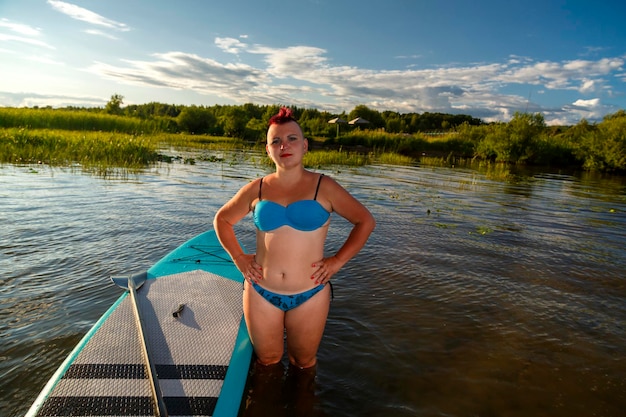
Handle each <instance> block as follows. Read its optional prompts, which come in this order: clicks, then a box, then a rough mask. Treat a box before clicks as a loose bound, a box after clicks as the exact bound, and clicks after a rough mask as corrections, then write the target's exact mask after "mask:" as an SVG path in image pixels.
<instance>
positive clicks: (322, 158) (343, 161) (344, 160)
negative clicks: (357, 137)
mask: <svg viewBox="0 0 626 417" xmlns="http://www.w3.org/2000/svg"><path fill="white" fill-rule="evenodd" d="M372 160H373V157H372V154H361V153H357V152H345V151H340V150H316V151H312V152H309V153H307V154H306V155H305V156H304V161H303V162H304V166H305V167H309V168H312V167H317V168H319V167H322V166H326V165H350V166H363V165H368V164H371V163H372Z"/></svg>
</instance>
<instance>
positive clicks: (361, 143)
mask: <svg viewBox="0 0 626 417" xmlns="http://www.w3.org/2000/svg"><path fill="white" fill-rule="evenodd" d="M122 104H123V97H122V96H120V95H117V94H116V95H113V96H112V97H111V100H110V101H109V102H108V103H107V105H106V106H105V107H104V108H87V109H85V108H78V107H67V108H64V109H50V108H48V109H8V108H4V109H2V108H0V127H30V128H49V129H50V128H52V129H68V130H73V129H75V130H79V129H80V130H102V131H118V132H126V133H132V134H140V133H156V132H168V133H191V134H196V135H205V134H206V135H213V136H225V137H231V138H238V139H242V140H244V141H247V142H251V143H263V142H264V141H265V132H266V130H267V121H268V120H269V118H270V117H271V116H272V115H274V114H276V112H277V111H278V109H279V107H280V106H279V105H256V104H252V103H247V104H243V105H214V106H196V105H190V106H182V105H171V104H163V103H156V102H153V103H147V104H140V105H128V106H124V107H122ZM291 108H292V110H293V111H294V114H295V116H296V118H297V119H298V121H299V122H300V125H301V126H302V129H303V131H304V134H305V136H307V137H309V138H312V139H315V140H316V141H321V142H322V143H324V144H325V145H327V146H336V147H337V146H339V147H351V146H352V147H355V148H356V147H361V148H362V149H378V150H384V151H390V152H396V153H399V154H402V155H407V156H411V157H416V158H419V156H420V155H422V154H424V153H433V152H434V153H435V154H437V155H444V156H445V157H447V158H449V159H454V158H472V159H479V160H485V161H494V162H503V163H512V164H526V165H552V166H559V167H561V166H568V167H580V168H583V169H587V170H597V171H606V172H626V112H625V111H624V110H619V111H618V112H616V113H614V114H610V115H608V116H606V117H605V118H604V119H603V120H602V121H601V122H599V123H589V122H588V121H586V120H584V119H583V120H581V121H580V122H579V123H578V124H576V125H574V126H547V125H546V123H545V120H544V118H543V116H542V115H541V114H540V113H536V114H529V113H516V114H515V115H514V116H513V118H512V119H511V120H510V121H509V122H501V123H485V122H483V121H482V120H480V119H477V118H474V117H472V116H468V115H452V114H443V113H422V114H417V113H408V114H400V113H397V112H391V111H384V112H379V111H377V110H373V109H370V108H368V107H367V106H364V105H359V106H357V107H355V108H354V109H353V110H352V111H350V112H349V113H345V112H344V113H341V114H332V113H329V112H324V111H319V110H316V109H306V108H299V107H297V106H291ZM336 117H340V118H342V119H344V120H346V121H347V120H351V119H354V118H356V117H362V118H364V119H367V120H368V121H369V123H368V124H367V125H364V127H351V126H344V125H341V126H339V131H338V130H337V126H336V125H333V124H329V123H328V121H329V120H331V119H333V118H336ZM338 132H339V134H337V133H338ZM432 132H437V133H439V134H442V135H441V136H435V137H432V136H429V135H428V134H427V133H432Z"/></svg>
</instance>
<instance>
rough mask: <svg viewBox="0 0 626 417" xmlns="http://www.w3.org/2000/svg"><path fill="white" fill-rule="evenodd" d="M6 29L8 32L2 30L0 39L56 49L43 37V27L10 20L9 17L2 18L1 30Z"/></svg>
mask: <svg viewBox="0 0 626 417" xmlns="http://www.w3.org/2000/svg"><path fill="white" fill-rule="evenodd" d="M3 29H4V30H6V31H7V32H4V33H2V32H0V41H3V42H18V43H22V44H28V45H32V46H41V47H44V48H48V49H55V48H54V47H53V46H51V45H49V44H47V43H46V42H44V41H43V40H41V39H40V37H41V29H39V28H34V27H32V26H29V25H25V24H22V23H17V22H13V21H10V20H9V19H5V18H2V19H0V30H3Z"/></svg>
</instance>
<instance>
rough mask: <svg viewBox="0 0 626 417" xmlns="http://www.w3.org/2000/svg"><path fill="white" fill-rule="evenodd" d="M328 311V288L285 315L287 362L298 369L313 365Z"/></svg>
mask: <svg viewBox="0 0 626 417" xmlns="http://www.w3.org/2000/svg"><path fill="white" fill-rule="evenodd" d="M329 309H330V286H328V285H327V286H326V288H324V289H323V290H322V291H320V292H319V293H317V294H315V295H314V296H313V297H312V298H311V299H309V300H307V301H305V302H304V303H302V304H301V305H300V306H298V307H296V308H294V309H293V310H289V311H288V312H287V313H286V314H285V328H286V330H287V352H288V355H289V360H290V361H291V363H293V364H294V365H297V366H299V367H303V368H304V367H309V366H313V365H315V362H316V355H317V349H318V348H319V345H320V342H321V340H322V336H323V334H324V327H325V326H326V319H327V317H328V311H329Z"/></svg>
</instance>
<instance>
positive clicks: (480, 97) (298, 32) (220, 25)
mask: <svg viewBox="0 0 626 417" xmlns="http://www.w3.org/2000/svg"><path fill="white" fill-rule="evenodd" d="M625 18H626V5H625V2H624V1H623V0H619V1H602V0H599V1H597V2H591V1H565V0H563V1H550V0H540V1H536V0H527V1H515V0H512V1H501V0H500V1H491V0H487V1H481V0H467V1H463V0H446V1H435V0H431V1H421V0H385V1H373V0H361V1H358V2H357V1H351V0H345V1H342V0H294V1H289V2H287V1H275V0H250V1H238V0H227V1H224V0H221V1H212V0H179V1H173V0H167V1H162V0H67V1H59V0H0V62H1V63H0V106H15V107H21V106H29V107H30V106H48V105H49V106H53V107H61V106H68V105H72V106H85V107H96V106H100V107H101V106H104V105H105V104H106V102H107V101H108V100H109V99H110V97H111V96H112V95H113V94H121V95H122V96H123V97H124V104H143V103H148V102H152V101H156V102H161V103H169V104H183V105H190V104H197V105H208V106H210V105H214V104H243V103H249V102H250V103H255V104H286V105H296V106H299V107H305V108H317V109H319V110H322V111H328V112H331V113H340V112H342V111H346V112H349V111H351V110H352V109H353V108H354V107H355V106H357V105H359V104H364V105H366V106H368V107H370V108H372V109H377V110H379V111H384V110H392V111H397V112H400V113H410V112H416V113H423V112H443V113H454V114H456V113H462V114H470V115H472V116H474V117H479V118H481V119H483V120H485V121H493V120H502V121H506V120H509V119H510V117H511V116H512V115H513V114H514V113H515V112H516V111H522V112H524V111H527V112H533V113H534V112H541V113H542V114H543V115H544V117H545V119H546V122H547V123H548V124H575V123H578V122H579V121H580V120H581V119H582V118H586V119H587V120H590V121H597V120H600V119H601V118H602V117H603V116H604V115H606V114H609V113H614V112H616V111H617V110H619V109H625V108H626V24H625V23H624V20H625Z"/></svg>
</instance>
